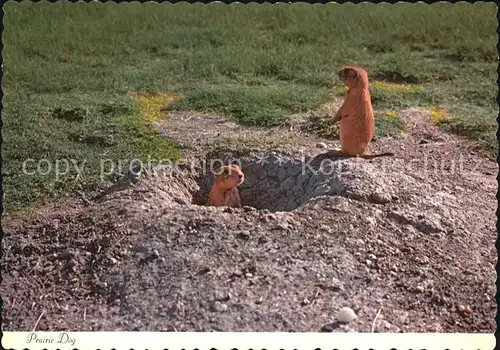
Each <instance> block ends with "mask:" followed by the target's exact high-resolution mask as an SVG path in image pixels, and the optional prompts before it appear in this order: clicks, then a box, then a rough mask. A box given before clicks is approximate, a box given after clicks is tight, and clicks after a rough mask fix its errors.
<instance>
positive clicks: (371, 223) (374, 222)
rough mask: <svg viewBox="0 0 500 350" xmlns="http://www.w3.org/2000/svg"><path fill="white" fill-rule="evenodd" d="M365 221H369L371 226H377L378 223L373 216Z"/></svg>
mask: <svg viewBox="0 0 500 350" xmlns="http://www.w3.org/2000/svg"><path fill="white" fill-rule="evenodd" d="M365 220H366V221H368V223H369V224H370V225H373V226H375V224H376V223H377V221H376V220H375V218H372V217H371V216H368V217H366V219H365Z"/></svg>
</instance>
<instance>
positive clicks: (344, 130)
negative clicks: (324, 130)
mask: <svg viewBox="0 0 500 350" xmlns="http://www.w3.org/2000/svg"><path fill="white" fill-rule="evenodd" d="M339 79H340V80H341V81H342V82H343V83H344V84H345V85H347V87H348V90H347V94H346V96H345V99H344V103H343V104H342V106H341V107H340V108H339V110H338V111H337V113H336V114H335V116H334V118H333V121H339V120H340V144H341V150H340V151H336V150H332V151H329V152H328V153H329V154H333V155H338V156H348V157H360V158H364V159H372V158H376V157H382V156H393V155H394V153H389V152H387V153H380V154H365V152H366V151H367V150H368V146H369V144H370V142H371V140H372V138H373V135H374V134H375V116H374V115H373V109H372V103H371V98H370V91H369V90H368V74H367V73H366V71H365V70H364V69H363V68H361V67H358V66H353V65H351V66H346V67H343V68H342V69H341V70H340V71H339Z"/></svg>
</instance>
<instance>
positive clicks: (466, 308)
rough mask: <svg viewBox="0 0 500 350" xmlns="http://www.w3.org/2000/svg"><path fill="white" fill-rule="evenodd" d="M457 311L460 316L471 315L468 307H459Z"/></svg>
mask: <svg viewBox="0 0 500 350" xmlns="http://www.w3.org/2000/svg"><path fill="white" fill-rule="evenodd" d="M458 311H459V312H460V313H462V314H470V313H471V309H470V307H469V305H459V306H458Z"/></svg>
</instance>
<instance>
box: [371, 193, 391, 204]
mask: <svg viewBox="0 0 500 350" xmlns="http://www.w3.org/2000/svg"><path fill="white" fill-rule="evenodd" d="M370 199H371V200H372V201H373V202H374V203H376V204H387V203H389V202H390V201H391V200H392V196H391V195H389V194H388V193H385V192H380V191H377V192H373V193H372V194H371V195H370Z"/></svg>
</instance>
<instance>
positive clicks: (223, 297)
mask: <svg viewBox="0 0 500 350" xmlns="http://www.w3.org/2000/svg"><path fill="white" fill-rule="evenodd" d="M214 299H215V301H228V300H230V299H231V294H229V293H226V292H222V291H216V292H214Z"/></svg>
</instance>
